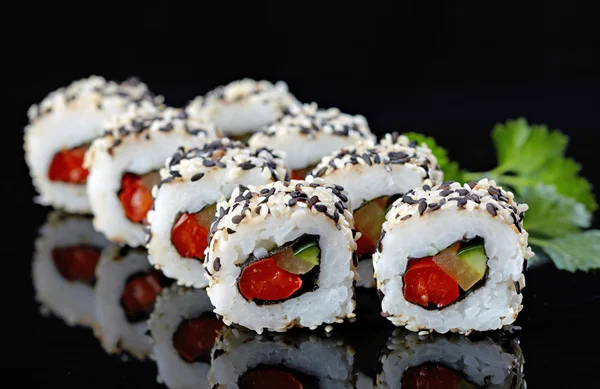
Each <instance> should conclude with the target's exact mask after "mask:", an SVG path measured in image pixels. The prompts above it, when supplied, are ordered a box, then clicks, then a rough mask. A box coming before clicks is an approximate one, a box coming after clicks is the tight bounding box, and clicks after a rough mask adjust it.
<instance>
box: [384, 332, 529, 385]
mask: <svg viewBox="0 0 600 389" xmlns="http://www.w3.org/2000/svg"><path fill="white" fill-rule="evenodd" d="M523 365H524V359H523V353H522V352H521V348H520V346H519V341H518V339H515V338H513V337H512V336H509V335H507V334H505V333H499V334H490V335H489V336H484V335H483V334H482V335H481V336H477V337H476V338H475V337H466V336H464V335H457V334H453V335H450V336H445V335H433V334H430V335H428V336H424V337H423V336H418V335H417V334H415V333H408V332H407V331H402V330H396V331H395V332H394V336H392V337H391V338H390V339H389V341H388V344H387V347H386V348H385V350H384V352H383V353H382V355H381V357H380V370H379V374H378V375H377V389H399V388H404V389H409V388H433V387H435V388H442V387H443V388H464V389H476V388H483V387H485V388H525V387H526V384H525V381H524V374H523ZM440 385H441V386H440Z"/></svg>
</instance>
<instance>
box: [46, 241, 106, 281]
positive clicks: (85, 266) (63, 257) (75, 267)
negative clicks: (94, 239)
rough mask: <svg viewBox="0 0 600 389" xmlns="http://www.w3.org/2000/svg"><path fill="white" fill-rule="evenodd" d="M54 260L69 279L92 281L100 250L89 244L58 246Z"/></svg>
mask: <svg viewBox="0 0 600 389" xmlns="http://www.w3.org/2000/svg"><path fill="white" fill-rule="evenodd" d="M52 260H53V261H54V265H55V266H56V268H57V269H58V272H59V273H60V275H61V276H63V277H64V278H66V279H67V280H69V281H81V282H92V281H94V279H95V278H96V276H95V271H96V265H97V264H98V261H99V260H100V250H99V249H97V248H95V247H89V246H74V247H56V248H54V249H53V250H52Z"/></svg>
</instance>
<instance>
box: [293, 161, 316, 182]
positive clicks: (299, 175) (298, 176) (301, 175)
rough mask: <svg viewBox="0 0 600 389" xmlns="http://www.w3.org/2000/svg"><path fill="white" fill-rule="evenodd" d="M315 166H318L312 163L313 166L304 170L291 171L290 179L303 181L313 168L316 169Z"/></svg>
mask: <svg viewBox="0 0 600 389" xmlns="http://www.w3.org/2000/svg"><path fill="white" fill-rule="evenodd" d="M317 165H318V163H314V164H311V165H308V166H307V167H305V168H304V169H296V170H292V173H291V175H290V176H291V177H292V180H303V179H305V178H306V175H307V174H308V173H310V172H311V171H312V170H313V169H314V168H316V167H317Z"/></svg>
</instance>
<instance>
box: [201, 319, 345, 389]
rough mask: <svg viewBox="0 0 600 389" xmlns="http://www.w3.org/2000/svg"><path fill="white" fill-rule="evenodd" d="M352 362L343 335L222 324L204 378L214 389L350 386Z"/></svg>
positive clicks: (342, 387)
mask: <svg viewBox="0 0 600 389" xmlns="http://www.w3.org/2000/svg"><path fill="white" fill-rule="evenodd" d="M353 364H354V350H353V349H352V348H351V347H349V346H348V345H347V344H346V343H345V342H344V341H343V339H336V338H334V337H332V338H326V337H323V336H319V335H316V334H315V333H306V332H305V331H300V333H298V334H296V335H295V336H291V335H290V334H273V333H266V334H265V335H256V334H254V333H252V332H250V331H247V330H237V329H233V328H225V330H224V331H223V334H222V335H221V337H220V339H219V342H217V344H216V345H215V347H214V351H213V353H212V363H211V367H210V373H209V382H210V383H211V384H212V385H213V387H212V388H214V389H225V388H227V389H234V388H235V389H253V388H261V389H280V388H281V389H283V388H285V389H352V388H354V382H353V381H354V376H353Z"/></svg>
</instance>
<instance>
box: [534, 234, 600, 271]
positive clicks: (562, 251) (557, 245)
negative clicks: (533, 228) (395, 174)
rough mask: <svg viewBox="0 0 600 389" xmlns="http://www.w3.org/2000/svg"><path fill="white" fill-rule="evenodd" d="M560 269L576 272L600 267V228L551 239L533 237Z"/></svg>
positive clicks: (536, 243)
mask: <svg viewBox="0 0 600 389" xmlns="http://www.w3.org/2000/svg"><path fill="white" fill-rule="evenodd" d="M530 241H531V243H532V244H534V245H537V246H540V247H541V248H542V249H543V250H544V251H545V252H546V254H548V256H550V258H551V259H552V262H554V264H555V265H556V267H557V268H559V269H560V270H567V271H570V272H575V271H578V270H581V271H588V270H591V269H597V268H600V230H588V231H584V232H579V233H574V234H569V235H566V236H564V237H561V238H554V239H551V240H544V239H536V238H531V239H530Z"/></svg>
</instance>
